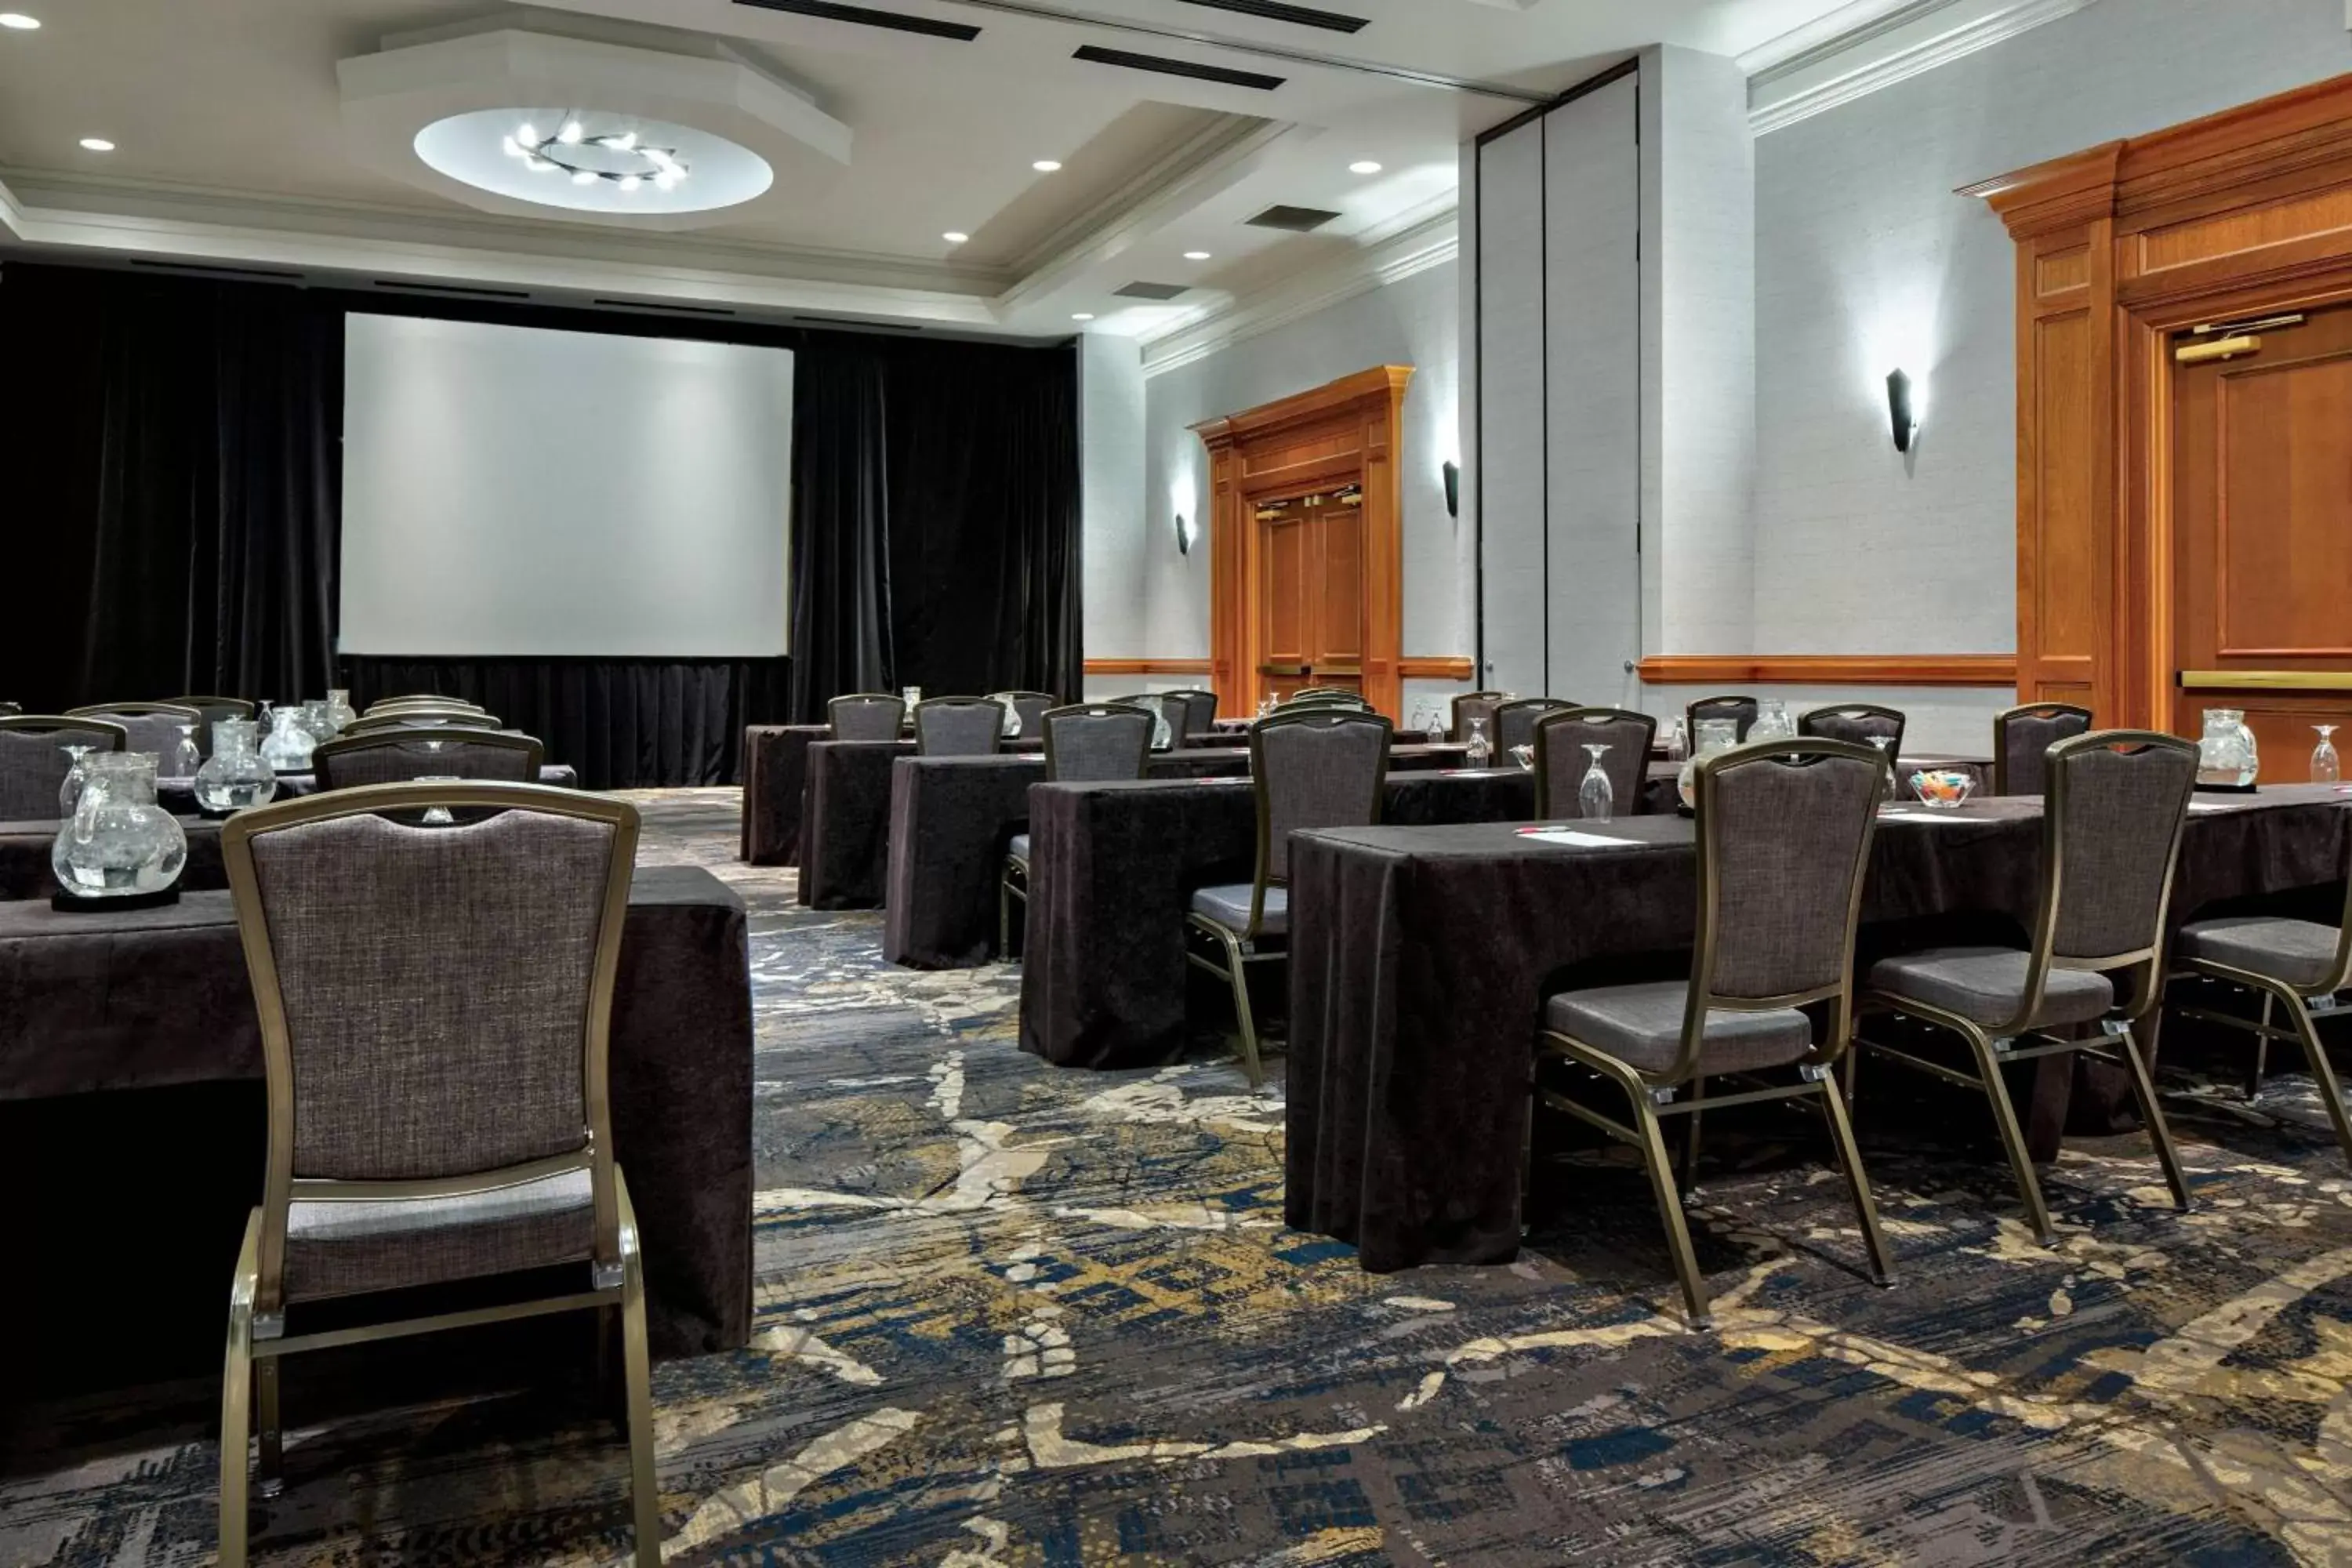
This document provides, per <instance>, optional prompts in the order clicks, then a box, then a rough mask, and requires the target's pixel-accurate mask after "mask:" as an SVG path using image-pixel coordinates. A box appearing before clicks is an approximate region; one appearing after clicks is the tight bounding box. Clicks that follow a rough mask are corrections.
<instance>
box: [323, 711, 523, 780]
mask: <svg viewBox="0 0 2352 1568" xmlns="http://www.w3.org/2000/svg"><path fill="white" fill-rule="evenodd" d="M544 755H545V751H544V748H543V747H541V744H540V743H539V742H538V741H537V740H536V739H535V738H533V737H531V736H530V735H509V734H506V733H504V732H503V731H497V730H474V729H461V728H457V727H455V726H452V727H450V728H447V729H439V728H434V729H422V730H413V729H390V730H376V731H366V732H362V733H360V734H344V735H338V736H336V737H335V738H334V739H333V740H331V741H322V742H320V743H319V746H318V749H317V750H315V751H313V752H311V753H310V766H311V768H312V770H313V771H315V772H316V773H318V775H319V787H320V789H322V790H330V789H353V788H357V787H359V786H361V785H363V784H406V783H408V782H409V781H410V780H412V779H425V778H444V779H497V780H500V781H503V782H505V783H507V784H537V783H538V782H539V767H540V763H541V760H542V759H543V757H544Z"/></svg>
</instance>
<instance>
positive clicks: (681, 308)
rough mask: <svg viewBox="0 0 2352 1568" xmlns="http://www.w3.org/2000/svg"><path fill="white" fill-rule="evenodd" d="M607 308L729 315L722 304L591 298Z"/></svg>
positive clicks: (660, 313)
mask: <svg viewBox="0 0 2352 1568" xmlns="http://www.w3.org/2000/svg"><path fill="white" fill-rule="evenodd" d="M588 302H589V303H590V304H592V305H597V306H601V307H603V308H604V309H605V310H650V311H652V312H654V313H655V314H656V315H661V316H731V315H733V314H734V313H735V312H734V311H732V310H729V309H728V308H727V307H726V306H724V305H677V304H672V303H669V302H668V301H667V300H589V301H588Z"/></svg>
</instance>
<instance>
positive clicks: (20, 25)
mask: <svg viewBox="0 0 2352 1568" xmlns="http://www.w3.org/2000/svg"><path fill="white" fill-rule="evenodd" d="M40 25H41V19H40V18H39V17H38V16H26V15H25V13H23V12H22V11H0V27H7V28H11V29H13V30H14V31H16V32H19V33H29V32H31V31H33V30H34V29H35V28H37V27H38V26H40Z"/></svg>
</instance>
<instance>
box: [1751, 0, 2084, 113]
mask: <svg viewBox="0 0 2352 1568" xmlns="http://www.w3.org/2000/svg"><path fill="white" fill-rule="evenodd" d="M2096 3H2097V0H1907V3H1906V4H1894V5H1889V4H1888V3H1887V0H1858V3H1857V4H1855V5H1848V6H1846V7H1844V8H1843V9H1841V10H1838V11H1833V12H1832V13H1831V14H1830V15H1829V16H1825V17H1823V18H1822V19H1821V21H1819V22H1817V23H1815V24H1813V25H1812V26H1811V27H1805V28H1799V29H1798V30H1797V31H1795V32H1793V33H1789V34H1784V35H1782V37H1779V38H1776V39H1773V40H1772V41H1771V42H1770V43H1768V44H1765V45H1763V46H1761V47H1759V48H1756V49H1751V50H1749V51H1748V53H1747V54H1745V55H1742V56H1741V57H1740V59H1739V63H1740V66H1741V68H1743V69H1746V70H1748V72H1749V76H1748V128H1749V129H1750V130H1751V131H1753V132H1755V133H1756V134H1757V135H1759V136H1762V135H1766V134H1768V133H1769V132H1774V131H1779V130H1780V129H1782V128H1783V127H1786V126H1790V125H1794V124H1796V123H1797V122H1798V121H1801V120H1810V119H1811V118H1812V117H1813V116H1814V115H1816V114H1821V113H1823V112H1825V111H1827V110H1832V109H1835V108H1837V107H1838V106H1839V105H1840V104H1845V103H1852V102H1853V101H1854V100H1856V99H1860V98H1865V97H1868V96H1869V95H1870V94H1872V93H1874V92H1876V91H1878V90H1880V89H1882V88H1888V87H1892V86H1894V85H1895V83H1896V82H1899V81H1905V80H1907V79H1910V78H1912V77H1915V76H1918V75H1921V74H1923V73H1925V72H1927V71H1931V70H1934V69H1936V68H1937V67H1939V66H1947V65H1949V64H1951V63H1952V62H1953V61H1954V60H1958V59H1965V58H1967V57H1969V55H1972V54H1975V53H1977V52H1978V51H1979V50H1980V49H1989V48H1990V47H1992V46H1993V45H1995V44H1998V43H2002V42H2005V41H2006V40H2008V39H2010V38H2013V37H2017V36H2018V35H2019V34H2021V33H2025V32H2030V31H2032V29H2033V28H2035V27H2039V26H2042V24H2043V23H2045V22H2054V21H2056V20H2058V19H2059V18H2060V17H2061V16H2072V15H2074V13H2075V12H2077V11H2080V10H2082V9H2084V7H2086V6H2089V5H2095V4H2096ZM1842 23H1843V28H1842V30H1836V31H1830V29H1832V28H1838V27H1839V26H1840V24H1842Z"/></svg>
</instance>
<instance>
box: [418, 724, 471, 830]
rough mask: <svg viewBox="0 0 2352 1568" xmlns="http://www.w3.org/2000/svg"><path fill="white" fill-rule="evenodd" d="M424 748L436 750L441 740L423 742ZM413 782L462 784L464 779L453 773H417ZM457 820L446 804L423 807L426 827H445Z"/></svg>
mask: <svg viewBox="0 0 2352 1568" xmlns="http://www.w3.org/2000/svg"><path fill="white" fill-rule="evenodd" d="M440 749H441V742H438V741H427V742H425V750H426V751H428V752H435V751H438V750H440ZM413 782H415V783H416V784H463V783H464V782H465V781H464V780H463V779H460V778H458V777H457V775H455V774H454V773H419V774H417V775H416V777H415V780H414V781H413ZM456 822H457V818H456V817H454V816H450V815H449V808H448V807H447V806H446V805H428V806H426V807H425V826H427V827H447V826H452V825H454V824H455V823H456Z"/></svg>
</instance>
